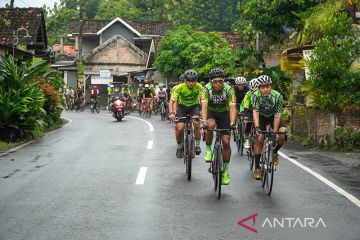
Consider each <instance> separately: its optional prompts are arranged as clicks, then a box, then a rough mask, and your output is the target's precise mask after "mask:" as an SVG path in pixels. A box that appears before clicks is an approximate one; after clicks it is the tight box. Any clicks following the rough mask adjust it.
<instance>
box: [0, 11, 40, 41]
mask: <svg viewBox="0 0 360 240" xmlns="http://www.w3.org/2000/svg"><path fill="white" fill-rule="evenodd" d="M19 28H26V29H27V31H28V33H29V34H30V35H31V37H30V38H24V36H25V35H26V31H25V30H19V31H18V37H19V41H20V43H21V44H27V45H33V46H39V47H41V48H45V47H47V37H46V27H45V20H44V14H43V10H42V8H0V44H8V45H12V44H13V43H14V31H16V30H18V29H19Z"/></svg>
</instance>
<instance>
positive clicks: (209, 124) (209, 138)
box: [205, 119, 216, 146]
mask: <svg viewBox="0 0 360 240" xmlns="http://www.w3.org/2000/svg"><path fill="white" fill-rule="evenodd" d="M206 124H207V127H208V128H209V129H214V128H215V126H216V122H215V120H214V119H208V120H207V121H206ZM212 140H213V132H211V131H206V132H205V142H206V145H207V146H211V144H212Z"/></svg>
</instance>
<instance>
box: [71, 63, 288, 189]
mask: <svg viewBox="0 0 360 240" xmlns="http://www.w3.org/2000/svg"><path fill="white" fill-rule="evenodd" d="M225 76H226V74H225V72H224V71H223V70H222V69H219V68H215V69H212V70H211V71H210V73H209V81H208V83H205V82H198V78H199V75H198V73H197V72H196V71H195V70H187V71H186V72H184V73H183V74H182V75H181V76H180V77H179V82H178V83H172V82H171V83H168V84H166V85H165V84H163V83H159V84H158V85H157V86H155V85H154V84H149V83H146V82H145V84H141V83H140V84H139V85H138V86H137V90H136V91H134V88H133V87H132V86H131V85H129V84H122V85H121V86H118V85H117V86H114V85H113V84H109V85H108V87H107V94H108V107H107V108H108V109H109V111H113V101H114V99H115V98H122V99H124V101H125V102H126V112H127V113H130V111H134V110H136V111H138V112H139V113H140V115H141V114H144V116H145V114H146V113H147V114H146V116H148V117H150V116H151V113H153V112H154V113H160V114H161V118H162V119H163V120H166V119H167V120H169V121H172V122H173V121H175V122H176V127H175V138H176V142H177V150H176V157H177V158H182V157H183V154H184V143H183V140H184V139H183V138H184V137H183V136H184V134H183V131H184V127H185V124H184V123H185V122H184V119H185V118H186V116H191V117H192V118H194V119H195V118H196V119H201V121H192V124H193V128H194V138H195V154H196V155H199V154H200V153H201V148H200V140H201V136H202V133H203V138H204V140H205V143H206V149H205V153H204V160H205V162H207V163H209V162H211V161H212V159H213V152H212V141H213V132H212V131H207V130H208V129H214V128H218V129H228V130H229V131H224V132H223V134H222V135H221V141H222V146H223V161H224V172H223V174H222V184H223V185H228V184H230V182H231V179H230V176H229V163H230V158H231V147H230V136H231V131H233V132H234V134H235V135H237V136H239V134H242V137H243V139H244V142H243V146H241V147H242V148H245V149H249V148H251V149H252V153H253V156H254V163H255V168H254V172H253V174H254V177H255V179H257V180H259V179H261V178H262V176H261V170H260V158H261V151H262V147H263V144H264V134H262V133H261V131H266V130H267V129H269V126H270V127H271V129H272V130H273V131H274V132H277V131H278V132H284V133H285V132H286V128H285V123H284V121H283V120H282V119H281V113H282V111H283V96H282V95H281V94H280V93H279V92H277V91H276V90H274V89H272V80H271V78H270V77H269V76H266V75H261V76H259V77H256V78H253V79H251V80H249V81H248V80H247V79H246V78H245V77H244V76H238V77H236V78H235V84H234V86H232V85H231V84H230V82H225ZM89 94H90V99H91V104H92V106H91V108H94V106H95V107H98V106H99V99H100V93H99V90H98V88H97V86H96V85H94V86H92V88H91V89H90V93H89ZM64 98H65V102H66V108H67V109H80V110H81V109H82V105H84V94H83V91H82V89H81V88H77V89H76V90H74V89H72V88H71V87H66V90H65V92H64ZM99 109H100V108H99ZM179 119H181V120H179ZM176 120H178V121H176ZM240 122H241V123H243V124H244V130H243V132H241V133H240V132H238V127H237V126H239V123H240ZM230 130H231V131H230ZM251 133H254V135H255V136H250V135H251ZM275 137H276V141H275V143H276V144H275V146H274V148H273V154H274V164H275V166H277V165H278V163H279V160H278V155H277V152H278V150H279V149H280V148H281V146H282V145H283V144H284V142H285V140H286V134H276V136H275ZM251 138H255V141H253V142H252V145H251V144H250V142H251V141H250V139H251Z"/></svg>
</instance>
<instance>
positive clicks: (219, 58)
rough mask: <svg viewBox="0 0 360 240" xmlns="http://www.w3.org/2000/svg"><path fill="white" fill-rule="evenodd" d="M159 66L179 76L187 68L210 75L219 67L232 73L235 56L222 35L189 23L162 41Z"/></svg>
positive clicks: (166, 73) (163, 72)
mask: <svg viewBox="0 0 360 240" xmlns="http://www.w3.org/2000/svg"><path fill="white" fill-rule="evenodd" d="M155 66H156V68H157V69H158V70H159V71H160V72H161V73H162V74H163V75H164V76H166V77H178V76H179V75H180V74H182V73H183V72H184V71H185V70H187V69H195V70H196V71H198V73H199V74H200V75H202V76H207V75H208V73H209V71H210V70H211V69H212V68H215V67H218V68H222V69H224V70H225V72H227V73H229V74H231V73H233V71H234V66H235V56H234V54H233V51H232V49H231V48H230V46H229V43H228V42H227V40H226V39H224V38H223V37H222V36H221V34H219V33H215V32H210V33H205V32H199V31H193V29H192V28H191V27H190V26H189V25H186V26H182V27H180V28H178V29H177V30H175V31H173V32H172V33H170V34H169V35H168V36H166V37H165V38H164V39H163V40H162V41H161V42H160V51H159V52H158V54H157V55H156V59H155Z"/></svg>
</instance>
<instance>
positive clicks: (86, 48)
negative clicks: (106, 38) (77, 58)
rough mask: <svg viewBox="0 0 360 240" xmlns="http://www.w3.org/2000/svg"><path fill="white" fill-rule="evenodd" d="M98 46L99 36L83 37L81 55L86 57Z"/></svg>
mask: <svg viewBox="0 0 360 240" xmlns="http://www.w3.org/2000/svg"><path fill="white" fill-rule="evenodd" d="M99 44H100V38H99V36H84V37H83V52H82V55H83V56H86V55H88V54H89V53H90V52H91V51H92V50H93V49H94V48H96V47H98V46H99Z"/></svg>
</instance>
